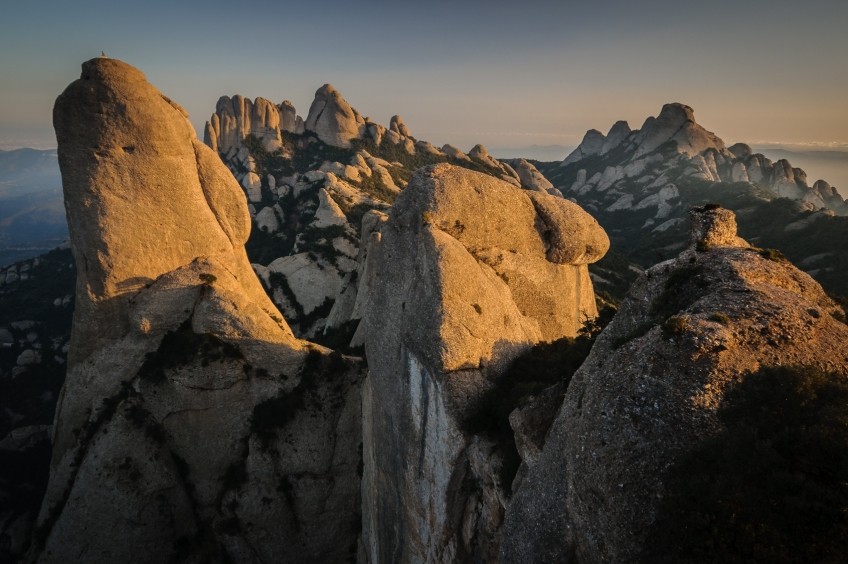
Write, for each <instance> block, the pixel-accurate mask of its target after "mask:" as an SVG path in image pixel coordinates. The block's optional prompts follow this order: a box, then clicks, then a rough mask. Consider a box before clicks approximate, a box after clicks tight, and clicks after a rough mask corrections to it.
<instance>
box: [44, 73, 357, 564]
mask: <svg viewBox="0 0 848 564" xmlns="http://www.w3.org/2000/svg"><path fill="white" fill-rule="evenodd" d="M260 106H262V104H260ZM242 107H244V106H242ZM255 107H256V106H254V108H255ZM242 115H246V114H244V113H242ZM266 117H267V114H266ZM264 123H270V124H274V123H275V122H274V121H273V120H271V121H268V120H266V121H265V122H264ZM54 124H55V127H56V133H57V139H58V141H59V161H60V166H61V169H62V175H63V183H64V189H65V201H66V205H67V210H68V219H69V225H70V232H71V240H72V246H73V251H74V255H75V257H76V262H77V264H78V265H80V268H79V269H78V280H77V298H76V299H77V309H76V311H75V313H74V328H73V335H72V342H71V351H70V359H69V365H68V374H67V379H66V382H65V386H64V389H63V395H62V399H61V401H60V405H59V408H58V412H57V415H56V424H55V428H54V440H53V443H54V450H53V461H52V467H51V477H50V483H49V486H48V491H47V494H46V497H45V499H44V503H43V506H42V511H41V514H40V516H39V522H38V527H37V529H36V533H35V537H34V541H33V546H32V548H31V551H30V558H31V559H32V560H35V561H38V562H45V563H47V562H67V561H68V560H69V559H81V560H85V561H88V562H115V561H128V562H139V561H146V562H161V561H169V560H177V559H185V560H188V561H205V562H222V561H238V562H263V561H281V560H289V561H300V562H304V561H341V560H343V559H344V558H346V557H347V555H348V554H349V553H350V551H351V550H355V545H356V541H357V534H358V533H357V527H358V525H357V523H358V522H359V477H358V475H357V466H358V463H359V460H360V458H359V452H358V447H359V444H360V433H359V420H360V393H359V388H360V383H361V379H362V374H361V369H360V367H359V366H358V364H357V363H356V362H354V361H353V360H351V359H348V358H344V357H342V356H341V355H338V354H337V353H331V352H330V351H328V350H326V349H323V348H321V347H317V346H314V345H311V344H309V343H306V342H303V341H299V340H297V339H296V338H295V337H294V336H293V335H292V333H291V331H290V330H289V327H288V326H287V324H286V322H285V320H284V319H283V318H282V316H281V315H280V314H279V312H278V311H277V309H276V308H275V307H274V305H273V304H272V303H271V301H270V300H269V299H268V297H267V295H266V294H265V292H264V290H263V288H262V287H261V285H260V284H259V282H258V280H257V279H256V276H255V275H254V273H253V272H252V270H251V267H250V264H249V263H248V261H247V257H246V255H245V251H244V243H245V241H246V240H247V238H248V235H249V232H250V216H249V214H248V209H247V205H246V202H245V198H244V194H243V193H242V191H241V188H240V187H239V186H238V184H237V183H236V181H235V180H234V179H233V177H232V175H231V174H230V173H229V171H228V170H227V169H226V167H224V165H223V164H222V163H221V161H220V159H219V158H218V157H217V156H216V155H215V153H214V152H212V151H211V150H210V149H209V148H208V147H206V146H205V145H203V144H202V143H200V142H199V141H198V140H197V139H196V138H195V135H194V132H193V129H192V127H191V125H190V124H189V122H188V120H187V116H186V114H185V112H184V111H183V110H182V109H181V108H180V107H179V106H177V105H176V104H174V103H173V102H171V101H170V100H168V99H167V98H166V97H164V96H163V95H162V94H160V93H159V92H158V91H157V90H156V89H155V88H154V87H153V86H151V85H150V84H149V83H147V81H146V79H145V77H144V75H142V73H141V72H139V71H138V70H136V69H135V68H133V67H131V66H129V65H127V64H125V63H123V62H120V61H117V60H115V59H102V58H100V59H93V60H91V61H88V62H86V63H84V64H83V67H82V76H81V78H80V79H79V80H77V81H75V82H74V83H72V84H71V85H70V86H69V87H68V88H67V89H66V90H65V92H64V93H63V94H62V95H61V96H60V97H59V98H58V100H57V102H56V106H55V110H54ZM103 523H110V525H109V526H110V531H111V532H110V534H108V535H104V534H100V532H102V524H103Z"/></svg>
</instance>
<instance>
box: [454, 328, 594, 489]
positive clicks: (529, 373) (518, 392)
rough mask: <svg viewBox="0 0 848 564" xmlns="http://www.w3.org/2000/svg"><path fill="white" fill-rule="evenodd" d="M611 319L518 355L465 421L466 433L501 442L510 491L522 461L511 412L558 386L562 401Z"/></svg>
mask: <svg viewBox="0 0 848 564" xmlns="http://www.w3.org/2000/svg"><path fill="white" fill-rule="evenodd" d="M608 320H609V319H608V317H599V318H598V321H597V322H595V321H593V322H592V323H589V324H587V326H586V328H585V329H584V330H583V331H581V333H580V335H578V336H577V337H576V338H573V339H572V338H563V339H559V340H557V341H553V342H550V343H539V344H537V345H535V346H534V347H533V348H531V349H530V350H528V351H527V352H526V353H524V354H523V355H521V356H519V357H518V358H516V359H515V360H514V361H513V362H512V364H511V365H510V367H509V369H507V371H506V372H505V373H504V374H503V375H502V376H501V377H500V378H499V379H498V380H497V382H496V383H495V385H494V387H493V388H491V389H490V390H489V391H488V392H486V393H485V394H484V395H483V396H482V397H481V398H480V399H479V401H478V402H477V404H476V405H475V406H474V407H473V408H472V409H471V410H470V411H469V412H468V414H467V416H466V417H465V419H464V420H463V421H462V429H463V431H465V432H466V433H468V434H473V435H483V436H485V437H488V438H489V439H491V440H493V441H494V442H496V443H497V445H498V450H499V452H500V454H501V457H502V460H503V464H502V466H501V468H500V482H501V484H502V485H503V487H504V488H505V490H506V493H507V495H510V494H511V493H512V481H513V479H514V478H515V474H516V472H518V467H519V465H520V464H521V457H520V456H519V454H518V450H517V449H516V446H515V437H514V436H513V433H512V427H511V426H510V424H509V414H510V413H512V411H513V410H514V409H515V408H517V407H519V406H521V405H523V404H524V403H525V402H526V401H527V400H528V399H529V398H530V397H531V396H535V395H538V394H540V393H541V392H543V391H545V390H547V389H549V388H554V387H555V389H554V390H553V391H554V393H555V394H556V396H557V398H558V400H557V402H558V403H561V401H562V397H563V396H564V395H565V391H566V389H567V387H568V384H569V382H570V381H571V377H572V376H573V375H574V373H575V372H576V371H577V369H578V368H580V365H582V364H583V361H584V360H585V359H586V356H588V354H589V351H590V350H591V348H592V344H593V343H594V342H595V338H596V337H597V336H598V334H599V333H600V332H601V330H602V329H603V326H604V325H605V324H606V323H607V322H608ZM602 324H603V325H602ZM551 423H553V421H552V420H551V421H547V422H546V425H548V426H549V425H550V424H551Z"/></svg>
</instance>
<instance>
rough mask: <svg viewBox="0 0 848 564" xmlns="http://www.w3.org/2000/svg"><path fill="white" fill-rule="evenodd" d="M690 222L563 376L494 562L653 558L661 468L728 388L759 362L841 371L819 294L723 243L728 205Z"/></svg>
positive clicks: (794, 272) (701, 435)
mask: <svg viewBox="0 0 848 564" xmlns="http://www.w3.org/2000/svg"><path fill="white" fill-rule="evenodd" d="M691 215H692V221H693V230H692V233H693V239H692V241H691V246H690V247H689V249H688V250H686V251H684V252H683V253H682V254H681V255H680V256H679V257H678V258H676V259H674V260H671V261H667V262H665V263H661V264H659V265H657V266H655V267H653V268H651V269H649V270H648V271H647V272H646V273H645V275H644V276H643V277H642V278H641V279H639V280H638V281H637V282H636V283H635V284H634V285H633V287H632V288H631V291H630V293H629V294H628V296H627V298H626V299H625V301H624V302H623V303H622V307H621V309H620V310H619V313H618V314H617V315H616V317H615V319H614V320H613V321H612V323H610V325H609V326H607V328H606V329H605V330H604V332H603V333H602V334H601V335H600V337H599V338H598V340H597V341H596V342H595V345H594V347H593V349H592V352H591V353H590V355H589V357H588V358H587V359H586V361H585V363H584V364H583V366H582V367H581V368H580V370H579V371H578V372H577V373H576V374H575V375H574V378H573V379H572V381H571V384H570V386H569V388H568V391H567V393H566V397H565V400H564V402H563V405H562V407H561V409H560V411H559V415H558V416H557V418H556V420H555V422H554V424H553V426H552V427H551V430H550V432H549V434H548V436H547V440H546V443H545V445H544V449H543V452H542V455H541V457H540V459H539V461H538V462H537V463H536V465H535V466H533V467H532V468H531V470H530V472H529V474H528V476H527V478H526V479H525V480H524V481H523V482H522V486H521V489H520V490H519V491H518V492H517V494H516V496H515V497H514V498H513V501H512V504H511V505H510V507H509V508H508V511H507V516H506V523H505V526H504V535H505V539H506V541H505V542H504V551H503V559H504V561H506V562H635V561H656V559H652V558H647V559H646V560H642V558H644V557H645V554H646V553H648V554H650V553H651V552H650V551H651V550H653V551H654V554H656V553H657V551H658V552H659V553H662V547H659V548H658V547H656V546H653V547H652V546H650V542H649V540H648V539H649V534H650V532H651V528H652V525H653V523H654V521H655V520H656V519H657V516H658V511H659V508H660V504H661V502H662V499H663V496H664V494H665V492H666V488H667V484H668V480H669V469H670V468H671V467H673V466H674V465H675V464H676V463H677V462H678V461H679V460H681V459H682V458H683V457H684V456H686V455H687V453H688V452H691V451H692V450H693V449H695V448H697V447H698V445H699V444H701V441H704V440H705V439H708V438H710V437H713V436H715V435H716V434H718V433H720V432H722V429H723V427H722V424H721V421H720V419H719V417H718V414H719V413H720V410H721V409H722V407H723V406H724V403H725V400H726V398H727V395H728V392H729V390H732V389H733V388H734V387H736V386H739V385H740V384H745V383H747V382H748V380H749V379H750V378H752V377H753V376H752V374H755V373H757V372H759V371H761V370H762V369H768V368H770V367H787V366H788V367H802V368H811V369H814V370H818V371H821V372H825V373H828V374H831V377H832V378H834V379H836V378H844V377H845V376H848V349H846V347H845V343H846V339H848V326H846V325H845V323H844V322H842V321H840V320H839V319H840V318H842V316H841V311H840V309H839V308H838V306H836V304H835V303H834V302H833V301H832V300H830V299H829V298H828V297H827V296H826V295H825V293H824V292H823V291H822V289H821V287H820V286H819V285H818V284H817V283H816V282H815V281H814V280H813V279H812V278H810V277H809V276H808V275H807V274H805V273H803V272H801V271H799V270H798V269H796V268H795V267H794V266H792V265H791V264H790V263H788V262H786V261H784V260H780V259H779V258H778V257H777V256H775V255H774V254H773V253H769V252H766V251H761V250H758V249H755V248H751V247H750V246H749V245H748V244H747V243H746V242H745V241H743V240H741V239H739V238H738V237H736V229H735V227H736V222H735V218H734V216H733V214H732V213H731V212H729V211H728V210H724V209H720V208H711V207H709V206H708V207H705V208H696V209H694V210H693V211H692V213H691ZM684 528H685V527H684Z"/></svg>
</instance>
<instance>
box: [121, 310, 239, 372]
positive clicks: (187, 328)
mask: <svg viewBox="0 0 848 564" xmlns="http://www.w3.org/2000/svg"><path fill="white" fill-rule="evenodd" d="M224 359H233V360H244V355H242V353H241V351H240V350H239V348H238V347H237V346H235V345H232V344H230V343H227V342H224V341H222V340H221V339H219V338H218V337H216V336H215V335H209V334H203V335H198V334H197V333H195V332H194V331H193V330H192V328H191V320H186V321H185V322H183V324H182V325H180V326H179V327H178V328H177V329H176V330H175V331H168V332H167V333H166V334H165V336H164V337H162V342H161V343H159V348H158V349H156V351H155V352H152V353H147V356H146V357H145V359H144V364H142V365H141V368H140V369H139V371H138V375H139V376H140V377H141V378H142V379H143V380H146V381H148V382H162V381H164V380H165V371H166V370H169V369H173V368H178V367H180V366H187V365H189V364H191V363H193V362H195V361H200V364H201V366H208V365H209V363H211V362H218V361H221V360H224Z"/></svg>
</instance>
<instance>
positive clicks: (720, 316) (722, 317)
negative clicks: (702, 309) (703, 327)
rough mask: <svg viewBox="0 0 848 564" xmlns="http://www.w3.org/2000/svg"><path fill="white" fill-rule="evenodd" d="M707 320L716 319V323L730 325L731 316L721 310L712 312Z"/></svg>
mask: <svg viewBox="0 0 848 564" xmlns="http://www.w3.org/2000/svg"><path fill="white" fill-rule="evenodd" d="M707 320H709V321H715V322H716V323H721V324H722V325H730V318H729V317H728V316H727V315H726V314H724V313H722V312H720V311H716V312H714V313H711V314H710V316H709V317H708V318H707Z"/></svg>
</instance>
